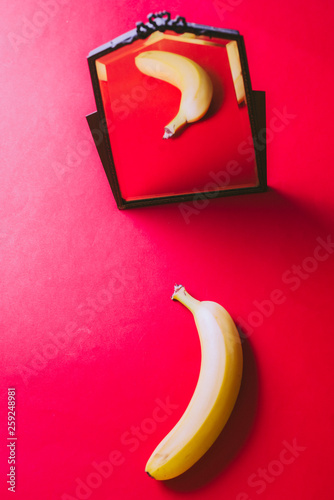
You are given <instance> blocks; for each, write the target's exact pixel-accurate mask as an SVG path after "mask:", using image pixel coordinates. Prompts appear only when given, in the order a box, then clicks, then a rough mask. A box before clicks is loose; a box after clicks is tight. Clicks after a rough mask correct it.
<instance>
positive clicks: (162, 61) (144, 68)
mask: <svg viewBox="0 0 334 500" xmlns="http://www.w3.org/2000/svg"><path fill="white" fill-rule="evenodd" d="M135 64H136V66H137V68H138V69H139V70H140V71H141V72H142V73H144V74H145V75H148V76H153V77H155V78H159V79H160V80H163V81H165V82H168V83H171V84H172V85H174V86H176V87H177V88H178V89H180V91H181V94H182V96H181V101H180V107H179V111H178V113H177V115H176V116H175V117H174V118H173V120H172V121H171V122H170V123H168V124H167V125H166V127H165V133H164V135H163V138H164V139H168V138H169V137H172V136H173V135H174V134H175V133H176V132H177V131H178V130H179V129H180V128H181V127H183V125H185V124H186V123H193V122H196V121H198V120H200V118H202V117H203V116H204V115H205V114H206V112H207V111H208V109H209V106H210V103H211V100H212V94H213V85H212V82H211V79H210V77H209V75H208V74H207V72H206V71H205V70H204V69H203V68H202V67H201V66H200V65H199V64H197V63H196V62H195V61H193V60H192V59H189V58H188V57H184V56H181V55H179V54H174V53H172V52H165V51H162V50H149V51H146V52H141V53H140V54H139V55H138V56H136V57H135Z"/></svg>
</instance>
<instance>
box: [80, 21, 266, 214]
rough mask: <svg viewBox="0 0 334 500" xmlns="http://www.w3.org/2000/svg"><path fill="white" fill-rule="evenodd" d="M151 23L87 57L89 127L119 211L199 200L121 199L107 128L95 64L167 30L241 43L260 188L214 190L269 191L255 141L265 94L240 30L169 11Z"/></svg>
mask: <svg viewBox="0 0 334 500" xmlns="http://www.w3.org/2000/svg"><path fill="white" fill-rule="evenodd" d="M147 17H148V22H147V23H143V22H138V23H137V25H136V28H135V29H133V30H131V31H129V32H127V33H124V34H123V35H121V36H119V37H117V38H115V39H113V40H111V41H110V42H108V43H106V44H104V45H102V46H100V47H98V48H97V49H95V50H92V51H91V52H90V53H89V55H88V58H87V59H88V65H89V70H90V76H91V81H92V85H93V91H94V96H95V102H96V107H97V111H95V112H93V113H91V114H89V115H87V116H86V119H87V122H88V125H89V127H90V130H91V133H92V136H93V139H94V142H95V145H96V147H97V150H98V153H99V156H100V159H101V162H102V165H103V168H104V170H105V173H106V175H107V178H108V181H109V184H110V187H111V189H112V192H113V195H114V198H115V200H116V203H117V207H118V208H119V209H125V208H132V207H133V208H134V207H140V206H149V205H161V204H165V203H175V202H188V201H192V200H194V199H195V197H198V193H196V194H191V193H190V194H182V195H173V196H161V197H157V198H143V199H140V200H131V201H126V200H124V199H123V198H122V195H121V191H120V188H119V183H118V179H117V174H116V169H115V164H114V160H113V154H112V150H111V144H110V139H109V134H108V130H107V125H106V117H105V113H104V107H103V102H102V96H101V92H100V86H99V81H98V76H97V71H96V64H95V61H96V60H97V59H99V58H100V57H102V56H104V55H106V54H109V53H110V52H113V51H115V50H118V49H119V48H121V47H124V46H126V45H129V44H131V43H133V42H134V41H136V40H140V39H145V38H147V37H148V36H150V35H151V34H152V33H154V32H155V31H160V32H164V31H166V30H169V31H174V32H175V33H177V34H182V33H185V32H188V33H194V34H195V35H198V36H199V35H205V36H209V37H216V38H224V39H228V40H229V39H230V40H235V41H236V42H237V44H238V49H239V54H240V61H241V67H242V73H243V77H244V85H245V92H246V100H247V106H248V114H249V119H250V126H251V130H252V136H253V143H254V150H255V158H256V165H257V169H258V179H259V185H258V186H252V187H244V188H236V189H227V190H221V191H215V197H222V196H232V195H238V194H250V193H259V192H264V191H266V189H267V162H266V144H263V141H262V144H261V147H256V144H257V143H258V142H257V141H254V139H255V138H256V137H257V136H258V135H259V132H260V131H263V130H265V126H266V117H265V92H263V91H253V90H252V86H251V79H250V73H249V68H248V61H247V56H246V49H245V43H244V38H243V36H242V35H240V33H239V32H238V31H235V30H228V29H222V28H214V27H210V26H205V25H201V24H195V23H188V22H186V20H185V18H184V17H181V16H177V17H176V18H175V19H171V15H170V13H169V12H167V11H162V12H158V13H156V14H149V15H148V16H147ZM201 194H202V195H204V196H205V195H208V198H212V197H213V196H212V192H208V193H206V192H205V191H203V193H201Z"/></svg>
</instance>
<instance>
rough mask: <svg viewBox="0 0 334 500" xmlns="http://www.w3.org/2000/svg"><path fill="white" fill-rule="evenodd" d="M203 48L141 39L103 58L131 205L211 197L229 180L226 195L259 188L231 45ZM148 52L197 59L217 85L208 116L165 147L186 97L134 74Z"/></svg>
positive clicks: (106, 96)
mask: <svg viewBox="0 0 334 500" xmlns="http://www.w3.org/2000/svg"><path fill="white" fill-rule="evenodd" d="M180 40H181V41H180ZM198 41H199V39H198V38H197V39H196V40H192V39H190V40H187V41H185V39H184V38H182V36H181V37H179V36H171V39H169V38H164V37H163V36H161V38H160V39H158V41H154V38H152V39H148V41H142V40H138V41H136V42H134V43H133V44H132V45H131V47H123V48H121V49H118V50H117V51H115V52H113V53H111V54H108V55H106V56H103V57H102V58H100V59H99V61H100V62H102V63H104V64H105V65H106V68H107V80H108V81H101V82H100V87H101V93H102V98H103V102H104V109H105V114H106V119H107V122H108V124H109V129H110V133H109V135H110V143H111V149H112V154H113V159H114V163H115V168H116V172H117V177H118V180H119V185H120V190H121V193H122V196H123V198H124V199H126V200H128V201H129V200H134V199H138V198H148V197H155V196H167V195H174V194H185V193H192V192H193V191H206V190H207V191H209V190H212V187H211V186H212V184H213V182H214V181H215V179H216V177H217V176H220V177H221V178H223V179H224V181H223V182H222V184H223V183H224V182H225V185H224V186H223V187H222V189H229V188H237V187H246V186H256V185H257V182H258V181H257V169H256V162H255V157H254V152H253V149H252V140H251V138H252V133H251V127H250V122H249V116H248V108H247V106H238V103H237V100H236V96H235V90H234V84H233V80H232V76H231V69H230V65H229V61H228V57H227V52H226V48H225V45H226V43H228V41H229V40H220V39H212V41H211V42H207V41H206V40H201V41H200V43H198ZM145 50H163V51H167V52H173V53H177V54H180V55H183V56H186V57H188V58H190V59H193V60H194V61H196V62H197V63H198V64H200V65H201V66H202V67H203V68H204V69H205V70H206V71H207V72H208V74H209V75H210V77H211V80H212V82H213V86H214V94H213V98H212V102H211V106H210V108H209V110H208V112H207V114H206V115H205V116H204V117H203V118H202V119H201V120H200V121H198V122H196V123H193V124H189V125H187V126H186V127H184V129H183V130H181V131H180V132H179V133H178V134H177V135H176V136H175V137H173V138H170V139H167V140H166V139H163V138H162V136H163V133H164V126H165V125H167V123H169V121H170V120H171V119H172V118H173V117H174V116H175V115H176V113H177V111H178V108H179V104H180V96H181V94H180V91H179V89H177V88H176V87H174V86H173V85H170V84H169V83H166V82H164V81H161V80H158V79H155V78H149V77H148V76H146V75H143V74H142V73H141V72H140V71H139V70H138V69H137V67H136V66H135V62H134V59H135V57H136V55H137V54H139V53H140V52H143V51H145ZM224 173H227V176H226V177H224ZM206 186H208V189H205V187H206Z"/></svg>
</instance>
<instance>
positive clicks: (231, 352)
mask: <svg viewBox="0 0 334 500" xmlns="http://www.w3.org/2000/svg"><path fill="white" fill-rule="evenodd" d="M172 299H174V300H178V301H179V302H181V303H182V304H183V305H184V306H186V307H187V308H188V309H189V310H190V311H191V312H192V314H193V315H194V318H195V323H196V326H197V329H198V333H199V337H200V342H201V353H202V359H201V369H200V374H199V378H198V382H197V385H196V388H195V391H194V394H193V396H192V398H191V400H190V403H189V405H188V407H187V409H186V410H185V412H184V414H183V415H182V417H181V418H180V420H179V421H178V423H177V424H176V425H175V427H174V428H173V429H172V430H171V431H170V432H169V433H168V434H167V436H166V437H165V438H164V439H163V440H162V441H161V443H160V444H159V445H158V446H157V448H156V449H155V450H154V452H153V453H152V455H151V457H150V458H149V460H148V462H147V464H146V469H145V470H146V472H147V473H148V474H149V475H150V476H152V477H154V478H155V479H159V480H165V479H171V478H173V477H176V476H179V475H180V474H182V473H183V472H185V471H186V470H187V469H189V468H190V467H191V466H192V465H194V464H195V463H196V462H197V461H198V460H199V459H200V458H201V457H202V456H203V455H204V453H206V451H207V450H208V449H209V448H210V446H211V445H212V444H213V443H214V441H215V440H216V439H217V437H218V436H219V434H220V432H221V431H222V429H223V427H224V426H225V424H226V422H227V420H228V418H229V416H230V414H231V412H232V410H233V407H234V405H235V402H236V400H237V396H238V393H239V389H240V384H241V378H242V364H243V358H242V348H241V342H240V337H239V334H238V331H237V328H236V326H235V324H234V322H233V320H232V318H231V316H230V315H229V314H228V312H227V311H226V310H225V309H224V308H223V307H222V306H220V305H219V304H217V303H215V302H210V301H202V302H200V301H198V300H196V299H194V298H193V297H192V296H191V295H189V294H188V292H186V290H185V289H184V287H183V286H182V285H179V286H178V285H176V286H175V289H174V294H173V296H172Z"/></svg>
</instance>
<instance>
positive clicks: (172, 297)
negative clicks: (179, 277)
mask: <svg viewBox="0 0 334 500" xmlns="http://www.w3.org/2000/svg"><path fill="white" fill-rule="evenodd" d="M181 288H184V286H183V285H174V292H173V295H172V296H171V299H172V300H175V299H174V297H175V295H176V294H177V292H178V291H179V290H181Z"/></svg>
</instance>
